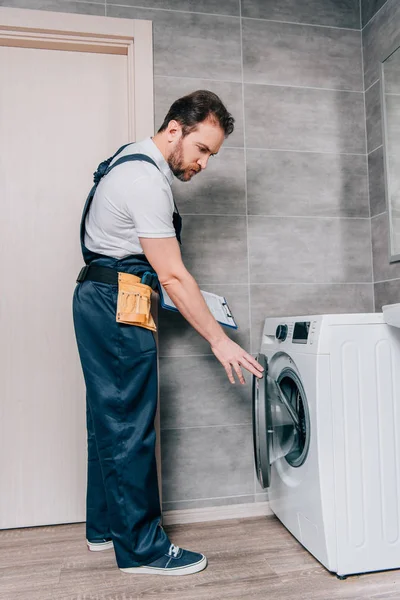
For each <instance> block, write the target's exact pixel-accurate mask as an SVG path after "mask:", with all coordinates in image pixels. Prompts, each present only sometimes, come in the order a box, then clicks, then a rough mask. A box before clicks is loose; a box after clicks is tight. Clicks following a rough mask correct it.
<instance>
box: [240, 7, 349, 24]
mask: <svg viewBox="0 0 400 600" xmlns="http://www.w3.org/2000/svg"><path fill="white" fill-rule="evenodd" d="M242 16H243V17H253V18H255V19H271V20H274V21H291V22H295V23H311V24H315V25H333V26H335V27H352V28H354V29H359V28H360V9H359V4H358V0H342V1H341V2H340V3H339V2H337V0H307V2H305V1H304V0H280V1H279V2H276V0H242Z"/></svg>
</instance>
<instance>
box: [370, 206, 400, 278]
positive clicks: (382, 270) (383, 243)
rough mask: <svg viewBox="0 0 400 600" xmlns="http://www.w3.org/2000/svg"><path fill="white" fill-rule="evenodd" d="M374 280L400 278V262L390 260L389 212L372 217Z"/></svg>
mask: <svg viewBox="0 0 400 600" xmlns="http://www.w3.org/2000/svg"><path fill="white" fill-rule="evenodd" d="M372 252H373V260H374V281H377V282H379V281H386V280H387V279H400V262H395V263H390V262H389V223H388V214H387V212H385V213H383V214H382V215H379V216H377V217H374V218H373V219H372Z"/></svg>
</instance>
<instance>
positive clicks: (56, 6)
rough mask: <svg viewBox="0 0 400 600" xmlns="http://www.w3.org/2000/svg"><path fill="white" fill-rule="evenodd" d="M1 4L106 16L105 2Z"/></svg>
mask: <svg viewBox="0 0 400 600" xmlns="http://www.w3.org/2000/svg"><path fill="white" fill-rule="evenodd" d="M0 6H5V7H8V8H28V9H35V10H36V9H38V10H52V11H55V12H65V13H78V14H79V13H80V14H83V15H99V16H104V15H105V14H106V13H105V11H106V9H105V3H104V2H99V3H90V2H74V0H0Z"/></svg>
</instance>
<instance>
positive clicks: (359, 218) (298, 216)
mask: <svg viewBox="0 0 400 600" xmlns="http://www.w3.org/2000/svg"><path fill="white" fill-rule="evenodd" d="M363 156H365V154H364V155H363ZM180 214H181V215H182V216H185V217H224V218H225V219H226V218H229V217H246V216H248V217H261V218H263V219H325V220H326V219H336V220H339V219H340V220H345V219H347V220H357V221H366V220H368V219H370V218H371V217H345V216H344V217H337V216H334V215H328V216H321V215H263V214H260V213H257V214H249V213H185V212H183V211H182V210H181V211H180Z"/></svg>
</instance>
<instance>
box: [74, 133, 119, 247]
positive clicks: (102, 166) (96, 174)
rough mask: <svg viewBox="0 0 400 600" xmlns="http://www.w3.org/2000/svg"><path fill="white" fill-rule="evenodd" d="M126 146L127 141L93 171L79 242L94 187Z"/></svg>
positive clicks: (83, 235)
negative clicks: (92, 182) (91, 185)
mask: <svg viewBox="0 0 400 600" xmlns="http://www.w3.org/2000/svg"><path fill="white" fill-rule="evenodd" d="M127 146H129V143H128V144H124V145H123V146H121V147H120V148H118V150H117V151H116V152H115V154H113V155H112V156H110V158H107V160H103V162H101V163H100V164H99V166H98V167H97V169H96V171H95V172H94V173H93V181H94V185H93V187H92V189H91V190H90V192H89V194H88V197H87V198H86V202H85V205H84V207H83V212H82V218H81V226H80V238H81V244H83V240H84V237H85V220H86V215H87V214H88V212H89V208H90V205H91V204H92V200H93V197H94V194H95V191H96V188H97V186H98V184H99V181H100V180H101V179H102V178H103V177H104V174H105V173H106V171H107V170H108V167H109V165H110V162H111V161H112V160H113V159H114V158H115V157H116V156H118V154H119V153H120V152H122V150H124V149H125V148H126V147H127Z"/></svg>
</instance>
